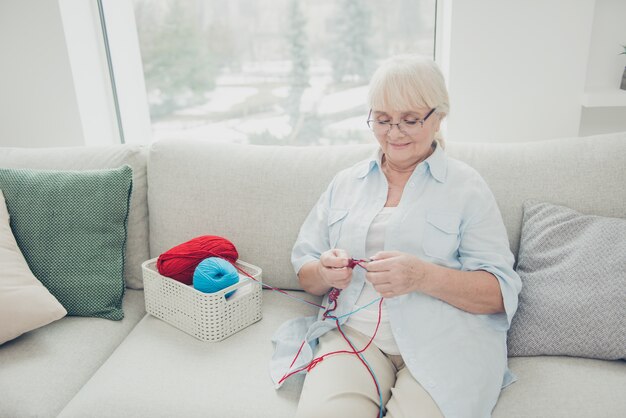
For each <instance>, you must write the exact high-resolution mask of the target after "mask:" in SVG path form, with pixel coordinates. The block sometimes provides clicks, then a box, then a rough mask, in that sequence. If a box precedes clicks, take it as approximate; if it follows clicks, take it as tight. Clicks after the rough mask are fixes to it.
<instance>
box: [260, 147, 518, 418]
mask: <svg viewBox="0 0 626 418" xmlns="http://www.w3.org/2000/svg"><path fill="white" fill-rule="evenodd" d="M381 156H382V153H381V151H380V150H379V151H377V152H376V153H375V154H374V155H372V157H371V158H369V159H367V160H364V161H361V162H360V163H357V164H356V165H354V166H352V167H351V168H348V169H346V170H343V171H341V172H340V173H339V174H337V175H336V176H335V178H334V179H333V180H332V182H331V183H330V185H329V186H328V188H327V190H326V191H325V192H324V193H323V194H322V196H321V197H320V199H319V201H318V202H317V204H316V205H315V207H314V208H313V209H312V210H311V212H310V214H309V215H308V217H307V218H306V220H305V222H304V224H303V225H302V228H301V230H300V234H299V236H298V239H297V241H296V243H295V245H294V248H293V253H292V263H293V266H294V269H295V271H296V272H298V271H300V268H301V267H302V266H303V265H304V264H306V263H308V262H310V261H315V260H319V257H320V255H321V254H322V253H323V252H324V251H327V250H329V249H331V248H341V249H345V250H346V251H347V252H348V254H349V255H350V256H351V257H355V258H367V257H369V256H371V255H373V254H365V240H366V236H367V232H368V229H369V226H370V224H371V222H372V220H373V219H374V217H375V216H376V214H377V213H378V212H380V210H381V209H382V208H383V207H384V205H385V201H386V199H387V180H386V178H385V175H384V174H383V172H382V171H381ZM385 250H388V251H393V250H396V251H403V252H406V253H409V254H413V255H415V256H417V257H419V258H421V259H423V260H425V261H429V262H432V263H435V264H439V265H442V266H446V267H449V268H453V269H458V270H463V271H473V270H485V271H488V272H490V273H492V274H493V275H495V276H496V277H497V279H498V282H499V283H500V290H501V292H502V298H503V301H504V307H505V312H503V313H499V314H492V315H476V314H471V313H468V312H465V311H463V310H461V309H458V308H456V307H454V306H452V305H450V304H448V303H446V302H443V301H441V300H439V299H436V298H433V297H431V296H428V295H425V294H422V293H419V292H413V293H410V294H406V295H401V296H398V297H394V298H389V299H385V300H384V303H385V306H386V308H387V311H388V313H389V320H390V323H391V328H392V332H393V335H394V337H395V339H396V342H397V344H398V347H399V349H400V353H401V354H402V357H403V359H404V362H405V364H406V367H407V368H408V369H409V371H410V372H411V374H412V375H413V377H414V378H415V379H416V380H417V381H418V382H419V383H420V384H421V385H422V386H423V387H424V388H425V389H426V390H427V391H428V392H429V393H430V395H431V396H432V398H433V399H434V400H435V402H436V403H437V405H438V406H439V409H440V410H441V411H442V412H443V414H444V415H445V416H446V417H471V418H476V417H489V416H490V415H491V411H492V409H493V407H494V406H495V404H496V401H497V400H498V396H499V394H500V389H501V388H502V387H504V386H506V385H508V384H509V383H511V382H512V381H513V380H514V377H513V375H512V374H511V373H510V372H509V371H508V368H507V348H506V331H507V329H508V328H509V325H510V323H511V318H512V317H513V315H514V313H515V311H516V310H517V298H518V294H519V292H520V289H521V280H520V278H519V276H518V275H517V273H516V272H515V271H514V270H513V262H514V259H513V255H512V254H511V251H510V250H509V243H508V239H507V234H506V230H505V228H504V224H503V222H502V216H501V215H500V211H499V209H498V206H497V204H496V201H495V199H494V197H493V194H492V193H491V191H490V190H489V187H488V186H487V184H486V183H485V182H484V180H483V179H482V177H481V176H480V175H479V174H478V173H477V172H476V171H475V170H474V169H472V168H471V167H469V166H468V165H466V164H465V163H462V162H460V161H458V160H454V159H451V158H448V157H447V156H446V154H445V153H444V151H443V150H442V149H441V148H440V147H437V148H436V149H435V151H434V152H433V154H432V155H431V156H430V157H429V158H427V159H426V160H425V161H423V162H422V163H420V164H418V166H417V167H416V168H415V170H414V172H413V174H412V175H411V177H410V178H409V180H408V182H407V184H406V186H405V188H404V192H403V194H402V199H401V200H400V203H399V205H398V207H397V209H396V210H395V211H394V213H393V215H392V216H391V217H390V219H389V223H388V226H387V231H386V235H385ZM364 283H365V271H364V270H363V269H361V268H358V267H357V268H355V269H354V270H353V276H352V281H351V283H350V285H349V286H348V287H347V288H346V289H345V290H344V291H343V292H341V295H340V297H339V300H338V302H339V303H338V309H337V310H336V311H335V312H334V314H335V315H336V316H338V317H340V316H341V315H344V314H347V313H349V312H352V311H353V310H354V309H355V303H356V301H357V299H358V297H359V294H360V292H361V290H362V289H363V285H364ZM324 305H328V300H327V297H326V298H325V300H324ZM321 314H322V312H321V311H320V313H319V314H318V315H317V317H304V318H297V319H294V320H291V321H288V322H286V323H285V324H283V325H282V326H281V327H280V328H279V329H278V331H277V332H276V334H275V335H274V338H273V342H274V344H275V352H274V356H273V358H272V362H271V375H272V379H273V380H274V383H276V385H277V387H279V386H280V385H279V384H278V382H279V380H280V379H281V377H283V376H284V375H285V374H286V373H289V372H290V371H292V370H296V369H298V368H301V367H303V366H305V365H307V364H308V363H309V362H310V361H311V360H312V359H313V357H314V350H315V346H316V344H317V339H318V338H319V337H320V336H321V335H323V334H324V333H325V332H327V331H329V330H331V329H333V328H334V327H335V323H334V321H328V320H326V321H323V320H322V317H321ZM346 319H347V318H343V319H341V320H340V323H342V322H345V320H346ZM304 340H306V341H307V343H308V344H304V346H303V347H302V350H301V352H300V354H299V355H298V357H297V360H296V361H295V362H294V363H293V365H291V363H292V361H293V359H294V357H295V356H296V353H297V352H298V349H300V346H301V344H302V342H303V341H304ZM290 365H291V366H290Z"/></svg>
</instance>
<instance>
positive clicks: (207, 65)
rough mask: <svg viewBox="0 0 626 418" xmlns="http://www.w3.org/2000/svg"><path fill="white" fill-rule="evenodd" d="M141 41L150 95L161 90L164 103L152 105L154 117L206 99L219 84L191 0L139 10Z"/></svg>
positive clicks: (203, 33)
mask: <svg viewBox="0 0 626 418" xmlns="http://www.w3.org/2000/svg"><path fill="white" fill-rule="evenodd" d="M136 13H138V16H137V20H138V24H141V25H142V27H141V28H140V30H139V42H140V48H141V55H142V61H143V67H144V75H145V80H146V88H147V90H148V94H151V93H154V92H155V91H158V92H159V93H160V99H161V101H160V103H155V104H152V105H151V109H150V113H151V115H152V117H162V116H164V115H167V114H169V113H171V112H173V111H174V110H176V109H179V108H182V107H186V106H188V105H190V104H193V103H198V102H201V101H202V100H203V95H204V93H206V92H207V91H210V90H212V89H213V88H214V87H215V77H216V75H217V68H216V65H215V64H214V61H213V60H212V56H211V53H210V50H209V47H208V40H207V36H208V35H207V31H206V30H205V29H204V28H202V27H201V25H200V22H199V20H198V19H197V18H196V16H195V14H194V11H193V10H192V9H191V8H189V3H188V2H185V1H183V0H175V1H171V2H167V3H166V6H165V9H164V10H150V8H148V7H144V8H141V9H139V8H138V9H136Z"/></svg>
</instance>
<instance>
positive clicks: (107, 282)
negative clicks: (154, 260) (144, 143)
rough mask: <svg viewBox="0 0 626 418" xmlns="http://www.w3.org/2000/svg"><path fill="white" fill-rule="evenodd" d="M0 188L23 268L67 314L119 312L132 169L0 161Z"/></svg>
mask: <svg viewBox="0 0 626 418" xmlns="http://www.w3.org/2000/svg"><path fill="white" fill-rule="evenodd" d="M0 189H1V190H2V191H3V192H4V196H5V200H6V205H7V209H8V212H9V216H10V224H11V229H12V230H13V234H14V235H15V239H16V241H17V244H18V246H19V247H20V249H21V251H22V253H23V255H24V257H25V258H26V261H27V262H28V265H29V267H30V269H31V270H32V272H33V274H34V275H35V277H37V279H39V281H41V283H43V285H44V286H45V287H46V288H47V289H48V290H49V291H50V293H52V294H53V295H54V296H55V297H56V298H57V299H58V300H59V302H61V304H62V305H63V307H64V308H65V309H66V310H67V312H68V315H76V316H93V317H100V318H107V319H113V320H120V319H122V318H123V317H124V312H123V311H122V298H123V296H124V276H123V273H124V248H125V244H126V235H127V231H126V229H127V218H128V207H129V202H130V195H131V192H132V169H131V168H130V167H129V166H122V167H120V168H116V169H106V170H90V171H51V170H24V169H6V168H0Z"/></svg>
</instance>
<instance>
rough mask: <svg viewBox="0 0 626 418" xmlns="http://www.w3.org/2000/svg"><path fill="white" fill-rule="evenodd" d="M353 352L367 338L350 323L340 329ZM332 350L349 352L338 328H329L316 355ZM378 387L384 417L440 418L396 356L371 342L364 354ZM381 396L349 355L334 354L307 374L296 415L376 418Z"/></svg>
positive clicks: (369, 377) (361, 345)
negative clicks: (384, 413) (350, 343)
mask: <svg viewBox="0 0 626 418" xmlns="http://www.w3.org/2000/svg"><path fill="white" fill-rule="evenodd" d="M341 329H342V331H344V333H345V334H346V335H347V336H348V338H349V339H350V341H351V342H352V344H353V345H354V346H355V347H356V349H357V350H360V349H362V348H363V347H365V346H366V345H367V343H368V341H369V338H368V337H366V336H365V335H363V334H361V333H360V332H358V331H355V330H353V329H352V328H350V327H342V328H341ZM337 350H350V347H349V346H348V343H347V342H346V341H345V340H344V338H343V337H342V336H341V334H340V333H339V331H337V330H336V329H335V330H332V331H329V332H327V333H326V334H324V335H323V336H322V337H321V338H320V340H319V346H318V348H317V352H316V357H319V356H321V355H323V354H325V353H329V352H331V351H337ZM363 355H364V357H365V360H366V361H367V363H368V364H369V366H370V367H371V368H372V369H373V371H374V374H375V375H376V378H377V380H378V384H379V385H380V390H381V392H382V396H383V403H384V404H385V408H386V415H385V417H388V418H389V417H394V418H409V417H411V418H413V417H415V418H422V417H423V418H435V417H436V418H442V417H443V415H442V414H441V411H439V408H438V407H437V404H435V401H433V399H432V398H431V397H430V395H429V394H428V392H426V390H424V388H423V387H422V386H421V385H420V384H419V383H417V381H416V380H415V379H414V378H413V376H411V373H410V372H409V370H408V369H407V368H406V367H405V366H404V361H402V357H401V356H389V355H386V354H385V353H383V352H382V351H380V350H379V349H378V348H377V347H376V346H375V345H374V344H372V345H370V346H369V347H368V349H367V350H366V351H365V352H364V353H363ZM379 404H380V399H379V397H378V392H377V391H376V386H375V385H374V380H373V379H372V377H371V375H370V374H369V372H368V371H367V369H366V368H365V366H364V365H363V363H361V362H360V361H359V359H358V358H357V357H356V356H355V355H354V354H335V355H332V356H328V357H326V358H325V359H324V360H323V361H321V362H320V363H318V364H317V365H316V366H315V367H314V368H313V369H312V370H311V371H310V372H309V373H308V374H307V376H306V379H305V381H304V387H303V388H302V395H301V396H300V402H299V404H298V412H297V414H296V417H297V418H308V417H315V418H320V417H324V418H331V417H341V418H345V417H359V418H361V417H363V418H376V417H378V416H379Z"/></svg>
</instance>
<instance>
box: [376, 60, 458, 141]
mask: <svg viewBox="0 0 626 418" xmlns="http://www.w3.org/2000/svg"><path fill="white" fill-rule="evenodd" d="M368 102H369V107H370V108H371V109H374V110H383V109H384V110H385V111H397V112H406V111H414V110H416V109H418V108H429V109H433V108H434V109H436V110H435V114H436V115H438V116H439V117H440V118H441V119H443V118H444V117H445V116H447V115H448V112H449V111H450V100H449V98H448V89H447V88H446V82H445V80H444V77H443V74H442V73H441V70H440V69H439V66H438V65H437V64H436V63H435V62H434V61H433V60H432V59H430V58H425V57H421V56H419V55H396V56H394V57H391V58H389V59H387V60H386V61H384V62H383V63H382V64H381V65H380V67H378V69H377V70H376V72H375V73H374V75H373V76H372V79H371V80H370V85H369V95H368ZM435 140H436V141H437V142H438V143H439V145H440V146H441V147H442V148H443V147H444V141H443V138H442V137H441V134H440V132H437V133H436V134H435Z"/></svg>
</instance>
